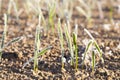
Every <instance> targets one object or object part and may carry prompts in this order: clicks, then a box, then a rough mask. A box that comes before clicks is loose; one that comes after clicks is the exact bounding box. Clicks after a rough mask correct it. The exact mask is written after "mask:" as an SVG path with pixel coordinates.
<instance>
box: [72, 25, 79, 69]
mask: <svg viewBox="0 0 120 80" xmlns="http://www.w3.org/2000/svg"><path fill="white" fill-rule="evenodd" d="M77 34H78V25H75V31H74V32H73V49H74V52H75V59H76V61H75V62H76V64H75V69H76V70H77V69H78V47H77Z"/></svg>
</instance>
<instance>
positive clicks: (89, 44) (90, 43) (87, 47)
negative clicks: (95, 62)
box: [82, 40, 93, 65]
mask: <svg viewBox="0 0 120 80" xmlns="http://www.w3.org/2000/svg"><path fill="white" fill-rule="evenodd" d="M92 43H93V41H92V40H91V41H90V42H89V43H88V45H87V46H86V49H85V52H84V56H83V62H82V65H83V64H84V60H85V57H86V54H87V52H88V50H89V48H90V46H91V45H92Z"/></svg>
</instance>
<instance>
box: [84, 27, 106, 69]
mask: <svg viewBox="0 0 120 80" xmlns="http://www.w3.org/2000/svg"><path fill="white" fill-rule="evenodd" d="M84 31H85V32H86V33H87V34H88V35H89V36H90V38H91V40H90V41H89V43H88V45H87V46H86V49H85V52H84V57H83V62H82V64H84V60H85V57H86V54H87V52H88V50H89V48H90V47H91V46H95V48H96V49H97V51H98V52H99V54H100V58H101V60H102V63H104V60H103V57H102V52H101V49H100V47H99V46H98V44H97V42H96V40H95V39H94V38H93V36H92V35H91V34H90V32H89V31H88V30H87V29H84ZM94 67H95V52H94V50H92V70H93V71H94Z"/></svg>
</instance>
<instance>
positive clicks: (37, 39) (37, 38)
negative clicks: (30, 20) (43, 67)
mask: <svg viewBox="0 0 120 80" xmlns="http://www.w3.org/2000/svg"><path fill="white" fill-rule="evenodd" d="M40 23H41V15H39V24H38V26H37V28H36V34H35V50H34V57H33V58H31V59H29V60H28V61H27V62H26V63H24V65H23V67H22V68H24V67H25V66H26V65H27V64H29V62H31V61H32V60H34V72H35V73H37V72H38V57H39V56H41V55H43V54H45V53H46V52H47V51H48V50H49V49H51V48H52V46H48V47H47V48H45V49H42V50H40V49H39V48H40V44H41V42H40V38H41V34H40Z"/></svg>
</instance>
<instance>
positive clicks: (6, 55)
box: [0, 1, 120, 80]
mask: <svg viewBox="0 0 120 80" xmlns="http://www.w3.org/2000/svg"><path fill="white" fill-rule="evenodd" d="M7 4H8V2H5V1H3V6H2V12H1V14H0V39H1V37H2V33H3V26H4V24H3V23H4V20H3V13H5V12H6V10H7V7H6V5H7ZM103 11H104V15H105V18H104V19H103V20H101V19H99V13H98V11H97V10H96V9H95V10H94V15H93V18H92V19H93V22H92V23H93V24H92V25H93V26H94V27H89V26H87V25H86V21H85V17H83V16H79V13H78V12H77V11H76V10H75V11H74V14H73V16H72V21H71V25H72V26H74V23H75V22H74V20H75V19H77V23H78V24H79V30H78V48H79V52H78V53H79V54H78V55H81V54H82V53H83V52H84V50H85V46H84V44H83V43H82V40H83V39H86V38H89V37H88V36H87V34H85V32H84V30H83V29H84V28H87V29H88V30H89V31H90V32H91V33H92V35H93V36H94V38H95V39H96V41H97V42H98V44H99V46H100V48H101V49H102V51H103V58H104V61H105V63H104V64H101V63H98V64H97V65H96V67H95V71H94V72H93V73H92V69H91V67H90V66H87V65H86V66H85V67H84V69H82V66H81V65H80V64H81V61H80V60H81V57H80V56H79V59H80V60H79V68H78V71H75V70H74V68H73V67H72V66H70V64H69V63H68V62H67V63H66V64H65V70H61V53H60V46H59V39H58V36H57V32H55V34H53V33H51V31H48V32H46V31H44V33H43V35H42V40H41V48H45V47H47V46H49V45H51V46H53V48H52V49H51V50H50V51H49V52H47V53H46V54H45V55H42V56H41V57H40V58H39V72H38V75H36V76H35V75H33V62H31V63H30V64H28V65H27V66H26V67H25V68H24V69H22V66H23V64H24V63H25V62H26V61H28V59H29V58H31V57H32V56H33V55H34V37H35V36H34V34H35V28H36V25H37V23H38V20H37V17H36V18H33V19H32V18H29V17H28V16H27V14H26V13H25V12H24V11H23V13H22V14H21V15H20V19H19V22H16V18H15V16H14V14H11V15H9V16H10V18H11V19H10V20H9V21H8V33H7V40H6V42H8V41H9V40H11V39H13V38H15V37H19V36H24V38H23V39H22V40H21V41H19V42H16V43H13V44H12V45H10V46H8V47H6V48H5V49H4V51H3V55H2V61H1V62H0V80H16V79H17V80H81V79H82V80H119V79H120V22H119V21H120V15H119V14H117V13H116V8H114V13H113V19H114V20H115V22H119V24H118V25H119V27H118V28H115V27H114V26H111V28H110V30H106V29H105V28H104V27H103V25H104V24H106V23H111V22H110V21H109V16H108V14H109V12H110V11H109V8H108V7H107V6H104V8H103ZM55 31H57V30H55ZM109 53H111V54H112V55H110V54H109ZM65 57H66V59H67V61H68V60H69V57H70V56H69V53H68V50H67V49H66V53H65Z"/></svg>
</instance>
